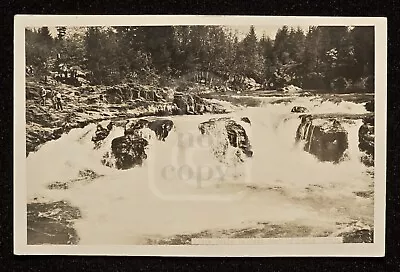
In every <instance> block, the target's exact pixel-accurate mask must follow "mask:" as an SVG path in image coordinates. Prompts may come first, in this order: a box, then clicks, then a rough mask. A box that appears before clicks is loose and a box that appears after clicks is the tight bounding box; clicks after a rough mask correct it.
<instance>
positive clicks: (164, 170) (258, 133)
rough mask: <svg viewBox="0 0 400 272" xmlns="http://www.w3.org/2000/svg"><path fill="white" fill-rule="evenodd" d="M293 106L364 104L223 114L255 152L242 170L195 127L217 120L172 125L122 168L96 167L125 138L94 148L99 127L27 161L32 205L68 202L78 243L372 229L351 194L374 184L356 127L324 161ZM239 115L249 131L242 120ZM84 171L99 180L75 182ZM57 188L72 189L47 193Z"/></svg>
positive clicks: (73, 134) (115, 132) (368, 209)
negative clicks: (249, 230) (247, 229)
mask: <svg viewBox="0 0 400 272" xmlns="http://www.w3.org/2000/svg"><path fill="white" fill-rule="evenodd" d="M268 99H270V98H268ZM268 99H267V98H265V101H266V102H267V100H268ZM293 106H304V107H306V108H308V109H309V110H310V113H365V109H364V107H363V105H362V104H356V103H352V102H346V101H343V102H341V103H338V104H337V103H336V104H335V103H332V102H330V101H325V102H323V101H321V100H320V99H319V98H318V97H317V98H315V99H313V100H311V99H310V98H304V97H303V98H301V97H299V98H297V99H295V100H294V101H292V102H289V103H280V104H269V103H264V104H263V106H262V107H257V108H243V109H240V110H237V111H234V112H232V113H228V114H226V115H224V116H226V117H230V118H233V119H234V120H237V122H239V123H240V124H241V125H242V126H243V128H244V129H245V130H246V133H247V135H248V137H249V140H250V143H251V145H252V149H253V151H254V155H253V156H252V157H251V158H247V159H245V160H244V161H243V162H238V161H237V160H235V156H234V155H235V152H236V151H237V150H236V149H235V148H233V147H228V150H227V151H226V154H225V156H226V157H225V159H224V160H222V161H221V160H219V159H218V158H217V157H216V156H215V154H214V153H215V152H214V151H215V150H216V149H218V148H219V147H220V146H221V144H223V143H222V142H218V141H215V139H214V140H212V139H210V138H208V137H207V136H205V135H201V133H200V131H199V129H198V125H199V124H200V123H201V122H204V121H208V120H209V119H210V118H214V117H217V118H219V117H222V115H218V116H215V115H196V116H176V117H170V118H168V119H171V120H172V121H173V122H174V126H175V127H174V129H173V130H172V131H171V132H170V134H169V136H168V137H167V139H166V140H165V142H163V141H159V140H157V139H155V137H149V145H148V147H147V150H146V153H147V157H148V158H147V160H145V162H144V164H143V165H142V166H138V167H134V168H132V169H128V170H117V169H114V168H110V167H107V166H105V165H103V164H102V163H101V159H102V157H103V156H104V154H105V153H106V152H109V151H110V148H111V141H112V140H113V139H114V138H116V137H118V136H122V135H123V134H124V131H123V128H121V127H114V128H113V129H112V130H111V132H110V134H109V135H108V136H107V138H106V139H104V140H103V142H102V143H101V145H100V147H99V148H97V149H95V148H94V144H93V142H92V141H91V137H92V136H93V134H94V132H95V129H96V125H95V124H90V125H88V126H87V127H85V128H83V129H74V130H71V131H70V132H69V133H68V134H65V135H63V136H62V137H61V138H60V139H58V140H56V141H50V142H47V143H46V144H44V145H43V146H42V147H41V149H40V150H39V151H37V152H36V153H33V154H30V155H29V156H28V158H27V182H28V196H27V197H28V203H32V202H52V201H59V200H66V201H68V202H70V203H71V205H74V206H76V207H78V208H79V209H80V211H81V213H82V218H81V219H78V220H76V222H75V225H74V226H75V228H76V230H77V232H78V235H79V237H80V243H81V244H99V243H101V244H135V243H145V237H150V236H152V235H158V236H169V235H176V234H182V233H193V232H200V231H203V230H206V229H215V228H226V229H230V228H235V227H243V226H249V225H252V224H256V223H258V222H272V223H276V224H284V223H285V222H302V223H304V224H308V225H312V226H314V227H321V226H324V227H326V228H327V229H329V230H331V231H332V232H333V231H335V230H336V229H335V228H336V223H337V222H345V221H346V222H347V221H349V220H353V219H354V218H360V217H362V218H363V220H364V221H367V222H372V221H373V211H372V210H373V208H372V207H373V206H372V205H369V204H370V201H371V200H369V199H362V200H358V199H356V198H355V197H354V192H355V191H365V190H368V188H370V185H371V184H372V182H373V180H372V178H371V177H370V176H369V175H368V174H367V173H366V171H367V167H366V166H365V165H363V164H362V163H361V162H360V158H359V157H360V154H359V150H358V136H357V133H358V129H359V127H360V125H361V120H356V121H349V122H343V126H344V127H345V129H346V130H347V131H348V139H349V147H348V150H347V158H346V159H345V160H344V161H342V162H340V163H339V164H333V163H330V162H320V161H319V160H318V159H317V158H316V157H315V156H313V155H311V154H309V153H307V152H305V151H304V149H303V148H302V146H301V144H300V145H296V144H295V134H296V130H297V128H298V126H299V124H300V119H299V115H298V114H294V113H291V112H290V110H291V108H292V107H293ZM244 116H245V117H248V118H249V119H250V120H251V124H248V123H244V122H240V118H241V117H244ZM104 125H106V122H104ZM85 169H89V170H91V171H94V172H95V173H96V174H97V178H95V179H94V180H92V181H91V182H80V181H79V180H78V181H76V180H77V176H78V175H79V171H82V170H85ZM71 180H72V181H74V180H75V181H74V182H72V183H71ZM54 182H67V183H68V182H70V186H69V187H68V189H66V190H51V189H49V188H48V185H49V184H51V183H54ZM342 211H344V212H342ZM371 224H372V223H371Z"/></svg>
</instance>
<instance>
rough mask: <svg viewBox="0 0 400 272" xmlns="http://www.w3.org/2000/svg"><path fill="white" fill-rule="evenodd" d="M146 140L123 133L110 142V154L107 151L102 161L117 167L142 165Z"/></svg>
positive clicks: (145, 155) (126, 167) (144, 157)
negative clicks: (123, 134)
mask: <svg viewBox="0 0 400 272" xmlns="http://www.w3.org/2000/svg"><path fill="white" fill-rule="evenodd" d="M147 145H148V142H147V140H145V139H143V138H140V137H138V136H136V135H131V134H128V135H125V136H121V137H117V138H115V139H114V140H112V142H111V152H112V153H111V154H109V153H107V155H105V157H104V158H103V160H102V163H103V164H105V165H107V166H111V167H112V166H114V167H115V168H117V169H129V168H132V167H135V166H137V165H142V163H143V161H144V160H145V159H147V154H146V150H145V148H146V146H147Z"/></svg>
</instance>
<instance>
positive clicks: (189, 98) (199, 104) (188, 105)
mask: <svg viewBox="0 0 400 272" xmlns="http://www.w3.org/2000/svg"><path fill="white" fill-rule="evenodd" d="M173 103H174V104H175V105H176V106H177V109H176V111H175V112H174V114H177V115H182V114H189V115H193V114H203V113H205V112H213V113H224V112H225V109H224V108H222V107H221V106H219V105H217V104H214V103H210V102H208V101H206V100H204V99H203V98H201V97H200V96H198V95H195V94H188V93H175V94H174V100H173Z"/></svg>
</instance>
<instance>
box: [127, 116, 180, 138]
mask: <svg viewBox="0 0 400 272" xmlns="http://www.w3.org/2000/svg"><path fill="white" fill-rule="evenodd" d="M173 127H174V122H172V121H171V120H168V119H156V120H154V121H148V120H146V119H139V120H133V121H128V122H127V124H126V125H125V132H124V134H125V135H136V136H138V137H141V136H142V134H141V130H142V129H144V128H149V129H151V130H152V131H154V133H155V134H156V136H157V139H159V140H161V141H165V139H166V138H167V136H168V134H169V132H170V131H171V129H172V128H173Z"/></svg>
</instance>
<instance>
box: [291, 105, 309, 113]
mask: <svg viewBox="0 0 400 272" xmlns="http://www.w3.org/2000/svg"><path fill="white" fill-rule="evenodd" d="M290 112H295V113H305V112H308V109H307V108H305V107H301V106H294V107H293V108H292V110H291V111H290Z"/></svg>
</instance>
